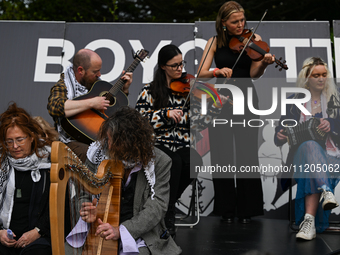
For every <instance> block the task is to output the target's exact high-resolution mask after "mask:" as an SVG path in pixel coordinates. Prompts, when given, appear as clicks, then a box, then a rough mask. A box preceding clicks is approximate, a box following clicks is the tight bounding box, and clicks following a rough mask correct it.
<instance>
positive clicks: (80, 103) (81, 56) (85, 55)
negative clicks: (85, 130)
mask: <svg viewBox="0 0 340 255" xmlns="http://www.w3.org/2000/svg"><path fill="white" fill-rule="evenodd" d="M101 68H102V59H101V57H100V56H99V55H98V54H97V53H95V52H94V51H92V50H89V49H81V50H79V51H78V52H77V53H76V54H75V55H74V57H73V64H72V65H70V66H69V67H67V69H66V70H65V72H64V73H62V74H61V75H60V79H59V81H58V82H57V83H56V84H55V85H54V86H53V87H52V88H51V91H50V96H49V98H48V105H47V109H48V112H49V114H50V115H51V116H52V118H53V119H54V121H55V126H56V128H57V130H58V132H59V134H60V140H61V141H62V142H64V143H65V144H67V146H68V147H70V148H71V149H72V150H73V151H74V152H75V153H76V154H77V155H78V156H79V158H80V159H81V160H82V161H83V162H85V159H86V151H87V148H88V145H87V144H84V143H82V142H79V141H76V140H75V139H74V138H72V137H71V136H70V135H69V134H67V133H66V132H65V131H64V130H63V129H62V127H61V125H60V123H61V120H62V119H63V118H65V117H66V118H68V117H72V116H74V115H76V114H79V113H81V112H84V111H86V110H89V109H95V110H98V111H103V110H106V109H107V107H109V103H110V102H109V100H106V98H105V97H103V96H99V95H98V96H95V97H92V98H86V99H82V100H73V99H74V98H76V97H79V96H82V95H85V94H87V93H88V91H90V90H91V88H92V86H93V84H94V83H95V82H96V81H97V80H99V77H100V76H101V73H100V70H101ZM121 79H122V80H123V81H124V86H123V87H122V92H123V93H124V94H125V95H126V96H127V95H128V94H129V87H130V85H131V82H132V73H131V72H126V73H125V74H124V75H123V76H122V77H121Z"/></svg>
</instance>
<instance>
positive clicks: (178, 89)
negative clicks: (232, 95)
mask: <svg viewBox="0 0 340 255" xmlns="http://www.w3.org/2000/svg"><path fill="white" fill-rule="evenodd" d="M195 80H196V79H195V77H194V76H193V75H191V74H187V73H185V72H183V73H182V76H181V77H180V78H179V79H174V80H171V82H170V89H171V90H172V92H173V93H174V94H176V95H181V96H183V97H188V95H189V93H192V94H193V95H194V97H196V98H199V99H201V98H202V95H203V94H206V95H207V99H211V100H213V101H214V103H215V104H216V99H218V100H219V102H220V104H221V105H223V104H222V100H221V98H220V95H219V94H218V93H217V91H216V89H215V87H214V85H213V84H209V83H204V82H201V81H196V83H195ZM193 85H194V86H193ZM192 86H193V89H191V87H192Z"/></svg>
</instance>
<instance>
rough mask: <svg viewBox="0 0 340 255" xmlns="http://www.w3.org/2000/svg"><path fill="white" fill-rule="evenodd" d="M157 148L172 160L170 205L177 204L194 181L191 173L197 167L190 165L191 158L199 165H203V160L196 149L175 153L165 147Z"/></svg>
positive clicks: (185, 148)
mask: <svg viewBox="0 0 340 255" xmlns="http://www.w3.org/2000/svg"><path fill="white" fill-rule="evenodd" d="M156 147H157V148H159V149H160V150H162V151H163V152H164V153H166V154H167V155H168V156H169V157H170V158H171V160H172V165H171V170H170V172H171V176H170V200H169V204H170V205H171V204H175V203H176V201H177V200H178V198H180V197H181V195H182V193H183V192H184V190H185V189H186V188H187V187H188V185H190V183H191V182H192V180H193V179H194V178H190V171H192V172H194V167H195V166H194V165H193V164H192V165H191V164H190V158H191V161H192V162H193V161H194V162H197V165H202V158H201V156H200V155H199V154H198V152H197V151H196V150H195V149H193V148H189V147H184V148H181V149H179V150H177V151H175V152H173V151H171V150H170V149H169V148H167V147H165V146H163V145H156ZM195 164H196V163H195Z"/></svg>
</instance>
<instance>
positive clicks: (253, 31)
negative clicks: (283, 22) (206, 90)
mask: <svg viewBox="0 0 340 255" xmlns="http://www.w3.org/2000/svg"><path fill="white" fill-rule="evenodd" d="M267 12H268V9H266V10H265V11H264V14H263V16H262V18H261V19H260V21H259V23H258V24H257V26H256V28H255V29H254V30H252V29H250V30H251V31H252V33H251V36H249V38H248V41H247V43H246V44H245V45H244V47H243V49H242V51H241V53H240V55H239V56H238V58H237V59H236V61H235V63H234V65H233V67H232V68H231V70H234V68H235V66H236V64H237V62H238V61H239V60H240V58H241V56H242V54H243V52H244V50H245V49H246V48H247V47H248V44H249V42H250V40H251V38H252V37H253V36H254V34H255V32H256V30H257V28H258V27H259V25H260V24H261V22H262V20H263V19H264V17H265V16H266V14H267ZM227 81H228V78H226V79H225V80H224V83H227Z"/></svg>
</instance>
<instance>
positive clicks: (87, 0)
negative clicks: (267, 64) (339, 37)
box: [0, 0, 340, 25]
mask: <svg viewBox="0 0 340 255" xmlns="http://www.w3.org/2000/svg"><path fill="white" fill-rule="evenodd" d="M224 2H225V1H221V0H171V1H166V0H120V1H119V0H0V19H2V20H50V21H52V20H55V21H67V22H170V23H172V22H178V23H188V22H190V23H191V22H195V21H198V20H202V21H207V20H210V21H214V20H215V19H216V14H217V12H218V9H219V8H220V6H221V5H222V4H223V3H224ZM238 2H239V3H240V4H241V5H242V6H243V7H244V9H245V11H246V17H247V20H252V21H256V20H259V19H260V18H261V17H262V15H263V13H264V11H265V9H268V13H267V15H266V17H265V20H267V21H269V20H286V21H288V20H294V21H295V20H328V21H330V24H331V25H332V20H336V19H339V16H338V13H337V11H338V10H339V8H340V1H339V0H327V1H323V2H322V4H320V1H319V0H299V1H296V0H285V1H283V0H262V1H258V0H239V1H238Z"/></svg>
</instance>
